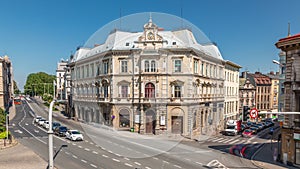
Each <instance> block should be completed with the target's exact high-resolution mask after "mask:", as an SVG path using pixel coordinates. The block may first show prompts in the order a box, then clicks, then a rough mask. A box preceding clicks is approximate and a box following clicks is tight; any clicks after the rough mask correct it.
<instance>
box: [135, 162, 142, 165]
mask: <svg viewBox="0 0 300 169" xmlns="http://www.w3.org/2000/svg"><path fill="white" fill-rule="evenodd" d="M134 164H136V165H142V164H140V163H138V162H134Z"/></svg>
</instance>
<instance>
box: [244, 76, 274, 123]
mask: <svg viewBox="0 0 300 169" xmlns="http://www.w3.org/2000/svg"><path fill="white" fill-rule="evenodd" d="M248 76H249V79H250V80H251V81H252V82H254V84H255V87H256V91H255V108H256V109H257V110H258V111H260V112H269V111H270V105H271V104H270V102H271V98H270V96H271V86H272V82H271V79H270V78H269V77H268V76H267V75H264V74H262V73H260V72H255V73H248ZM262 118H263V117H262Z"/></svg>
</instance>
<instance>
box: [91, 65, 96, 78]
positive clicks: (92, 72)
mask: <svg viewBox="0 0 300 169" xmlns="http://www.w3.org/2000/svg"><path fill="white" fill-rule="evenodd" d="M90 69H91V76H90V77H94V76H95V70H94V63H92V64H91V65H90Z"/></svg>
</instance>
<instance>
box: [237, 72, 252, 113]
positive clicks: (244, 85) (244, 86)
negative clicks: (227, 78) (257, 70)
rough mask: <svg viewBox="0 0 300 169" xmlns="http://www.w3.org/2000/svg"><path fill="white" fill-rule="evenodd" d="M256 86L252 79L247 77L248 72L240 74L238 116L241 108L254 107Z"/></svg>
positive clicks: (241, 110)
mask: <svg viewBox="0 0 300 169" xmlns="http://www.w3.org/2000/svg"><path fill="white" fill-rule="evenodd" d="M255 93H256V84H255V82H254V81H253V79H252V78H251V79H250V78H249V77H248V72H242V75H241V76H240V79H239V98H240V102H239V103H240V105H239V112H240V115H241V113H242V112H243V107H244V106H248V107H249V108H254V107H255V105H256V104H255V103H256V102H255V101H256V100H255V98H256V97H255V96H256V94H255Z"/></svg>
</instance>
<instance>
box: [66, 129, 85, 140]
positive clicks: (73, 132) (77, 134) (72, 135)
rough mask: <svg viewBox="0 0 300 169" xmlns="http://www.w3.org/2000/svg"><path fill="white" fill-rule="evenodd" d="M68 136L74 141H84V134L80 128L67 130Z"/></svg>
mask: <svg viewBox="0 0 300 169" xmlns="http://www.w3.org/2000/svg"><path fill="white" fill-rule="evenodd" d="M66 138H67V139H70V140H72V141H82V140H83V135H82V134H81V133H80V131H78V130H68V131H67V132H66Z"/></svg>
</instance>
